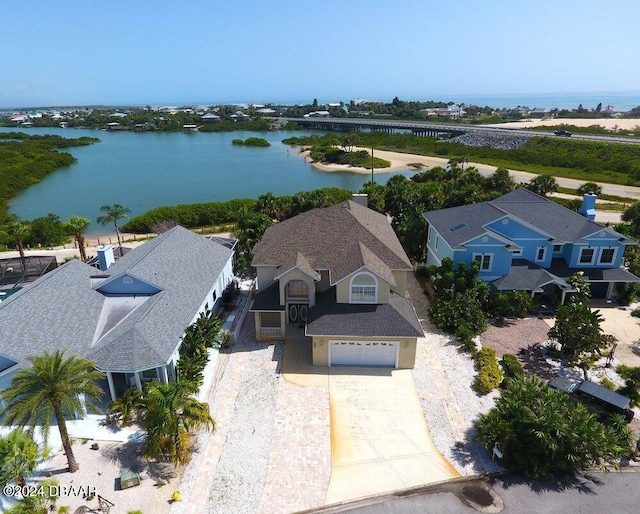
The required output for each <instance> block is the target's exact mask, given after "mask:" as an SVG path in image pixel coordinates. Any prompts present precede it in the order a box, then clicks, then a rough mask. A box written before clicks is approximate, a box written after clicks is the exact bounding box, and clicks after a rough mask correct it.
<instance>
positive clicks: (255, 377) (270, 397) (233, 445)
mask: <svg viewBox="0 0 640 514" xmlns="http://www.w3.org/2000/svg"><path fill="white" fill-rule="evenodd" d="M280 346H282V345H280ZM269 353H270V352H269ZM277 388H278V376H277V375H275V374H274V373H273V371H271V370H268V369H260V370H257V371H256V372H254V373H252V374H249V375H247V376H246V377H245V379H244V380H243V382H242V384H241V385H240V391H239V393H238V399H237V401H236V406H235V412H234V414H233V417H232V427H231V429H230V430H229V432H228V434H227V441H226V443H225V445H224V449H223V451H222V455H221V456H220V461H219V462H218V468H217V471H216V476H215V478H214V481H213V483H212V484H211V493H210V497H209V504H208V508H207V511H208V512H217V513H221V514H222V513H237V512H256V511H257V510H258V505H259V503H260V497H261V496H262V490H263V488H264V483H265V478H266V475H267V467H268V464H269V450H270V446H271V433H272V428H273V419H274V414H275V403H276V398H277Z"/></svg>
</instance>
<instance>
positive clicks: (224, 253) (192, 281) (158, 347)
mask: <svg viewBox="0 0 640 514" xmlns="http://www.w3.org/2000/svg"><path fill="white" fill-rule="evenodd" d="M231 255H232V251H231V250H229V249H228V248H225V247H223V246H221V245H219V244H217V243H214V242H212V241H209V240H207V239H205V238H203V237H201V236H199V235H198V234H195V233H193V232H191V231H190V230H187V229H185V228H182V227H179V226H178V227H174V228H172V229H171V230H169V231H167V232H165V233H164V234H161V235H160V236H158V237H156V238H155V239H153V240H151V241H149V242H147V243H145V244H144V245H141V246H139V247H137V248H135V249H133V250H131V251H130V252H129V253H127V254H126V255H124V256H123V257H122V258H121V259H120V260H118V261H117V262H116V263H115V264H114V265H112V266H111V267H110V268H109V269H108V270H107V271H106V272H102V274H107V275H110V276H113V275H116V274H118V273H121V272H123V271H130V272H131V273H133V274H134V275H136V276H138V277H140V278H141V279H143V280H146V281H148V282H150V283H152V284H155V285H157V286H159V287H160V288H161V289H162V291H161V292H159V293H157V294H155V295H153V296H151V297H150V298H149V299H148V300H147V301H145V302H144V303H142V305H140V306H139V307H137V308H136V309H135V310H133V312H131V313H130V314H129V315H128V316H127V317H125V318H124V319H123V320H122V321H120V322H119V323H118V324H117V325H116V326H115V327H114V328H113V329H112V330H111V331H109V332H107V333H106V334H105V335H104V336H102V337H101V338H100V339H98V341H96V342H95V344H93V346H92V342H93V339H94V334H95V331H96V328H97V326H98V322H99V319H100V316H101V313H102V308H103V305H104V302H105V297H104V296H103V295H102V294H100V293H99V292H98V291H96V290H95V289H94V288H92V287H91V281H90V277H91V276H92V275H96V274H97V273H96V269H95V268H92V267H91V266H88V265H86V264H83V263H81V262H80V261H77V260H73V261H70V262H68V263H66V264H65V265H63V266H60V267H59V268H57V269H56V270H54V271H52V272H51V273H48V274H47V275H44V276H43V277H41V278H40V279H38V280H37V281H36V282H34V283H33V284H31V285H30V286H28V287H26V288H25V289H23V290H22V291H20V292H18V293H17V294H15V295H13V296H12V297H11V298H9V299H8V300H7V301H4V302H2V303H0V353H2V354H3V355H6V356H7V357H9V358H12V359H14V360H16V361H18V362H19V363H21V364H23V365H24V364H26V361H25V359H26V357H27V356H30V355H33V354H34V353H39V352H41V351H42V350H45V349H47V350H49V351H55V350H56V349H59V348H63V349H67V350H68V351H69V352H71V353H74V354H76V355H80V356H83V357H86V358H90V359H94V360H96V363H97V367H98V368H99V369H101V370H103V371H107V370H110V371H124V370H127V371H131V370H142V369H148V368H151V367H156V366H160V365H163V364H166V363H167V362H168V360H169V359H170V357H171V355H172V354H173V352H174V351H175V349H176V347H177V345H178V343H179V341H180V338H181V337H182V334H183V333H184V330H185V328H186V327H187V326H188V325H189V324H190V323H191V321H192V320H193V318H194V316H195V315H196V314H197V312H198V310H199V308H200V306H201V305H202V303H203V302H204V300H205V298H206V296H207V294H208V292H209V291H210V290H211V288H212V287H213V285H214V284H215V282H216V280H217V279H218V277H219V275H220V273H221V272H222V270H223V268H224V266H225V265H226V263H227V262H228V260H229V258H230V257H231Z"/></svg>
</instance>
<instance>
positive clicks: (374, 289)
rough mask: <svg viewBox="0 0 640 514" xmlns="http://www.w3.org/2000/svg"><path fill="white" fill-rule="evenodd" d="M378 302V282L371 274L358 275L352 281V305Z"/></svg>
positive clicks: (350, 299) (350, 298)
mask: <svg viewBox="0 0 640 514" xmlns="http://www.w3.org/2000/svg"><path fill="white" fill-rule="evenodd" d="M377 300H378V281H377V280H376V277H374V276H373V275H371V274H370V273H358V274H357V275H356V276H355V277H353V278H352V279H351V294H350V297H349V301H350V302H351V303H376V301H377Z"/></svg>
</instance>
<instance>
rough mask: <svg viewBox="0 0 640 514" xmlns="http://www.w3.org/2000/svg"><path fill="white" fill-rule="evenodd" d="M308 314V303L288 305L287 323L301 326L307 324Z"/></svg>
mask: <svg viewBox="0 0 640 514" xmlns="http://www.w3.org/2000/svg"><path fill="white" fill-rule="evenodd" d="M308 314H309V304H308V303H290V304H289V323H299V324H303V323H306V322H307V316H308Z"/></svg>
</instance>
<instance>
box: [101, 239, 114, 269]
mask: <svg viewBox="0 0 640 514" xmlns="http://www.w3.org/2000/svg"><path fill="white" fill-rule="evenodd" d="M114 262H116V259H115V257H114V256H113V246H111V245H102V246H101V247H100V248H98V264H99V265H100V269H101V270H102V271H107V270H108V269H109V266H111V265H112V264H113V263H114Z"/></svg>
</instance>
